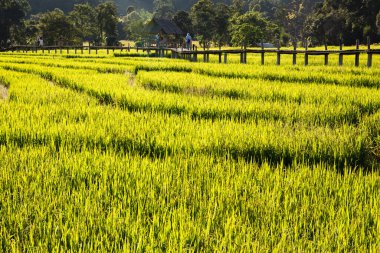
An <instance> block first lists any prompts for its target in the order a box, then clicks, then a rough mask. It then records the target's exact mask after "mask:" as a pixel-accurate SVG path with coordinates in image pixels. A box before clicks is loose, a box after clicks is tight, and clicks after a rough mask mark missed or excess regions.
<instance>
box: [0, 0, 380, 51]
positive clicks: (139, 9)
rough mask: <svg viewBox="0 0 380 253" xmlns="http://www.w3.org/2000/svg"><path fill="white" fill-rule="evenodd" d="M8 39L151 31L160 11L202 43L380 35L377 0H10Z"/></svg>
mask: <svg viewBox="0 0 380 253" xmlns="http://www.w3.org/2000/svg"><path fill="white" fill-rule="evenodd" d="M0 11H1V16H0V22H1V26H0V27H1V28H0V43H1V46H2V47H5V46H8V45H9V44H25V43H28V44H33V43H35V41H36V38H37V37H41V36H42V37H44V38H45V39H46V43H47V44H57V43H62V44H80V43H81V42H82V41H92V42H93V43H96V44H115V42H116V41H117V40H122V39H127V40H143V39H145V38H147V36H148V35H147V34H146V33H144V29H142V27H143V26H144V24H145V23H147V22H148V21H150V20H151V18H152V17H160V18H167V19H172V20H174V21H175V22H176V23H177V25H178V26H179V27H180V28H182V30H183V31H184V32H190V33H191V34H192V35H193V36H195V38H197V39H198V40H200V41H201V42H202V43H205V44H209V43H210V42H213V43H215V44H222V45H239V46H241V45H242V44H246V45H254V44H256V43H257V42H260V41H262V40H264V41H266V42H272V43H275V44H278V43H281V45H283V46H288V45H291V44H293V43H294V42H296V41H298V42H300V41H302V42H305V41H307V43H309V44H310V45H318V44H323V43H325V42H326V43H329V44H338V43H339V42H340V41H342V42H343V43H345V44H354V43H355V41H356V39H359V40H360V41H362V42H364V41H365V40H366V38H367V37H370V38H371V39H372V41H377V40H378V39H379V38H380V1H377V0H365V1H355V0H345V1H343V0H338V1H331V0H324V1H323V0H247V1H244V0H224V1H211V0H199V1H179V0H153V1H152V0H151V1H147V0H146V1H144V0H142V1H141V0H139V1H137V0H129V1H120V0H116V1H106V2H103V1H102V2H99V1H98V0H91V1H83V0H82V1H74V0H69V1H66V0H65V1H63V0H57V1H50V0H49V1H48V0H43V1H41V0H38V1H37V0H29V1H27V0H3V1H2V2H1V3H0Z"/></svg>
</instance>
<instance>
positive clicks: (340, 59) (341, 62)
mask: <svg viewBox="0 0 380 253" xmlns="http://www.w3.org/2000/svg"><path fill="white" fill-rule="evenodd" d="M339 66H343V54H342V53H340V54H339Z"/></svg>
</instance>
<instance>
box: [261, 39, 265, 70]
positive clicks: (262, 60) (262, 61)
mask: <svg viewBox="0 0 380 253" xmlns="http://www.w3.org/2000/svg"><path fill="white" fill-rule="evenodd" d="M264 58H265V53H264V42H263V41H261V65H264V64H265V59H264Z"/></svg>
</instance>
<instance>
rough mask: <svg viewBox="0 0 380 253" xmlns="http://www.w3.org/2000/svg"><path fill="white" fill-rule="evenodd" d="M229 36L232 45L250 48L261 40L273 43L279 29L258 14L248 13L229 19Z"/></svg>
mask: <svg viewBox="0 0 380 253" xmlns="http://www.w3.org/2000/svg"><path fill="white" fill-rule="evenodd" d="M230 34H231V42H232V43H233V44H234V45H236V46H240V45H246V46H252V45H255V44H256V43H258V42H261V41H262V40H272V41H273V40H274V39H275V38H276V37H277V36H278V34H279V29H278V27H277V26H276V25H275V24H273V23H271V22H269V21H268V20H266V19H265V18H263V17H262V16H261V15H260V13H258V12H255V11H249V12H247V13H245V14H242V15H240V16H239V15H235V16H233V17H232V18H231V25H230Z"/></svg>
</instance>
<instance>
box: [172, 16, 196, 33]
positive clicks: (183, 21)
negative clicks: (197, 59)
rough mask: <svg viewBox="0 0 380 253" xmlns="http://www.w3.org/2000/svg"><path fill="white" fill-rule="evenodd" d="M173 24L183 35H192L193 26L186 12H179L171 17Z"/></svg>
mask: <svg viewBox="0 0 380 253" xmlns="http://www.w3.org/2000/svg"><path fill="white" fill-rule="evenodd" d="M173 21H174V23H176V25H177V26H178V27H179V28H180V29H181V30H182V31H183V32H185V33H190V34H193V33H194V31H193V24H192V21H191V18H190V14H189V13H188V12H186V11H179V12H177V13H176V14H175V15H174V17H173Z"/></svg>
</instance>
